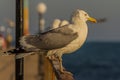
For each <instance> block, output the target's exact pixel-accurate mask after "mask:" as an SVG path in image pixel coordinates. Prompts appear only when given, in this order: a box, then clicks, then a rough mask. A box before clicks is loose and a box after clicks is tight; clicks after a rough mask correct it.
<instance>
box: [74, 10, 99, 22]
mask: <svg viewBox="0 0 120 80" xmlns="http://www.w3.org/2000/svg"><path fill="white" fill-rule="evenodd" d="M76 20H77V21H80V20H81V21H84V22H86V21H91V22H93V23H97V20H96V19H95V18H92V17H90V16H89V15H88V13H87V12H85V11H84V10H79V9H77V10H76V11H74V12H73V16H72V22H74V21H76Z"/></svg>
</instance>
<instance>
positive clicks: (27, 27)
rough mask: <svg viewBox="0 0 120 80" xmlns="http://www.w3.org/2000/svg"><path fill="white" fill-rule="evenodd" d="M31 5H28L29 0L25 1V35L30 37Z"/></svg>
mask: <svg viewBox="0 0 120 80" xmlns="http://www.w3.org/2000/svg"><path fill="white" fill-rule="evenodd" d="M28 7H29V5H28V0H24V15H23V17H24V27H23V28H24V29H23V34H24V35H28V34H29V8H28Z"/></svg>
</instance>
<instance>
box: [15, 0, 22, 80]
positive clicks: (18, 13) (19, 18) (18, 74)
mask: <svg viewBox="0 0 120 80" xmlns="http://www.w3.org/2000/svg"><path fill="white" fill-rule="evenodd" d="M22 34H23V0H16V47H20V43H19V39H20V37H21V36H22ZM23 62H24V59H23V58H22V59H17V60H16V61H15V67H16V80H23Z"/></svg>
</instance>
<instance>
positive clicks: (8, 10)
mask: <svg viewBox="0 0 120 80" xmlns="http://www.w3.org/2000/svg"><path fill="white" fill-rule="evenodd" d="M40 2H44V3H46V5H47V12H46V14H45V20H46V27H48V26H50V25H51V23H52V21H53V20H54V19H56V18H59V19H61V20H64V19H66V20H69V19H70V16H71V13H72V12H73V11H74V10H76V9H83V10H85V11H86V12H87V13H88V14H89V15H90V16H92V17H94V18H97V19H99V18H107V21H106V22H105V23H98V24H92V23H88V28H89V34H88V38H87V41H112V42H119V41H120V25H119V23H120V20H119V19H120V15H119V14H120V9H119V7H120V0H29V10H30V32H31V34H35V33H36V32H37V31H38V13H37V10H36V7H37V5H38V4H39V3H40ZM5 18H10V19H12V20H14V21H15V0H0V25H6V24H5V22H4V19H5Z"/></svg>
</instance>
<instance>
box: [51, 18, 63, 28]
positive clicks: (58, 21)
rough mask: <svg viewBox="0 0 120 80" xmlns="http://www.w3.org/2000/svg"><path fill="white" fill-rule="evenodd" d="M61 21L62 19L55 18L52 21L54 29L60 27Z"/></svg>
mask: <svg viewBox="0 0 120 80" xmlns="http://www.w3.org/2000/svg"><path fill="white" fill-rule="evenodd" d="M60 23H61V20H60V19H55V20H54V21H53V23H52V29H55V28H58V27H59V25H60Z"/></svg>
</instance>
